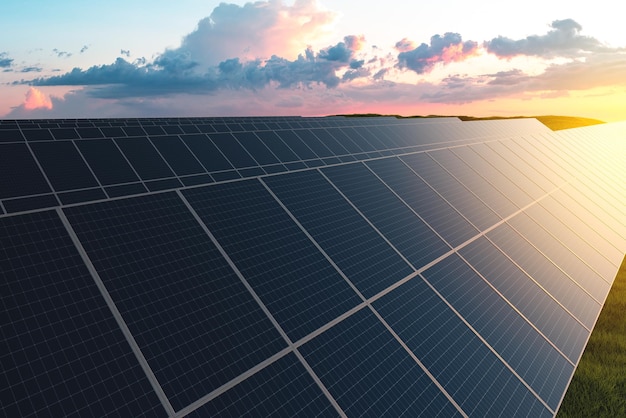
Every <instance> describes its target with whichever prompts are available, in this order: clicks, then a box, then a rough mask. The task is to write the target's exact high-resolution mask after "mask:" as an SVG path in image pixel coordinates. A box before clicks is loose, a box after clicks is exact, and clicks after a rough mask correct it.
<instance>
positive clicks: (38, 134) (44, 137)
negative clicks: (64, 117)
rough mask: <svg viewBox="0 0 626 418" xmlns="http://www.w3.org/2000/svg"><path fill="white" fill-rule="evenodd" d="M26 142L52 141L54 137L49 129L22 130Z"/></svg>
mask: <svg viewBox="0 0 626 418" xmlns="http://www.w3.org/2000/svg"><path fill="white" fill-rule="evenodd" d="M22 134H24V137H25V138H26V140H27V141H52V140H54V137H53V136H52V134H51V133H50V130H49V129H22Z"/></svg>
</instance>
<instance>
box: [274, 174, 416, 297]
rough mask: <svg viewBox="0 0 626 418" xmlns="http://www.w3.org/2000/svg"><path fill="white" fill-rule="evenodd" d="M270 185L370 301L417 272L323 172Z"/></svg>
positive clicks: (280, 179)
mask: <svg viewBox="0 0 626 418" xmlns="http://www.w3.org/2000/svg"><path fill="white" fill-rule="evenodd" d="M265 181H266V182H267V184H268V185H269V187H270V188H271V189H272V191H274V193H276V195H277V196H278V198H279V199H280V200H281V201H282V202H283V203H284V204H285V206H286V207H287V209H289V210H290V211H291V213H293V215H294V216H295V217H296V218H297V219H298V221H299V222H300V223H301V224H302V225H303V226H304V228H306V230H307V231H308V232H309V233H310V234H311V236H312V237H313V238H314V239H315V240H316V241H317V242H318V244H319V245H320V246H321V247H322V249H324V251H325V252H326V253H327V254H328V255H329V256H330V258H331V259H332V260H333V261H334V262H335V263H336V264H337V266H339V268H340V269H341V271H343V273H344V274H345V275H346V276H347V277H348V279H350V280H351V281H352V283H354V285H355V286H356V287H357V288H358V289H359V290H360V291H361V292H362V293H363V295H365V297H367V298H369V297H371V296H373V295H375V294H376V293H378V292H380V291H382V290H383V289H385V288H387V287H388V286H390V285H392V284H393V283H395V282H397V281H398V280H400V279H402V278H404V277H406V276H407V275H409V274H411V273H413V269H412V268H411V267H409V265H408V264H407V263H406V262H405V261H404V260H403V259H402V258H401V257H400V255H399V254H398V253H397V252H396V251H395V250H394V249H393V248H392V247H391V246H390V245H389V244H388V243H387V242H385V240H384V239H383V238H382V237H381V236H380V235H379V234H378V232H376V231H375V230H374V229H373V228H372V227H371V226H370V225H369V224H368V223H367V222H366V221H365V219H364V218H363V217H362V216H361V215H360V214H359V213H358V212H357V211H356V210H355V209H354V208H352V207H351V206H350V204H349V203H348V202H347V201H346V200H345V199H344V198H343V197H342V196H341V194H339V192H337V191H336V190H335V189H334V188H333V186H332V185H331V184H330V183H328V181H327V180H326V179H324V178H323V176H322V175H321V174H320V173H318V172H316V171H302V172H299V173H293V174H290V175H288V176H273V177H268V178H267V179H265Z"/></svg>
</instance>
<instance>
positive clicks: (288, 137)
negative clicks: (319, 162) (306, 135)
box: [276, 131, 318, 160]
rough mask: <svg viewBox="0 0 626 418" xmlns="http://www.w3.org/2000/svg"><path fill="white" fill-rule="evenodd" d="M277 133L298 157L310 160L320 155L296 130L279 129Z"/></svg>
mask: <svg viewBox="0 0 626 418" xmlns="http://www.w3.org/2000/svg"><path fill="white" fill-rule="evenodd" d="M276 133H277V134H278V136H280V138H281V139H282V140H283V142H284V143H285V144H286V145H287V146H288V147H289V148H291V149H292V150H293V152H294V153H296V154H297V156H298V159H300V160H310V159H313V158H317V157H318V155H317V154H315V153H314V152H313V151H312V150H311V148H309V147H308V146H307V145H306V144H305V143H304V142H303V141H302V139H300V137H299V136H298V135H296V133H295V132H294V131H277V132H276Z"/></svg>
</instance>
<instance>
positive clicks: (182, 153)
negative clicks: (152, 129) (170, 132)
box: [150, 136, 204, 176]
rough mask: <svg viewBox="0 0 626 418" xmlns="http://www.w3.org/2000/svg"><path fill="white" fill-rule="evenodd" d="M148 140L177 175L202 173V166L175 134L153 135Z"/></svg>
mask: <svg viewBox="0 0 626 418" xmlns="http://www.w3.org/2000/svg"><path fill="white" fill-rule="evenodd" d="M150 141H151V142H152V143H153V144H154V146H155V147H156V148H157V149H158V150H159V152H160V153H161V155H162V156H163V158H165V161H167V163H168V164H169V166H170V167H172V170H174V172H175V173H176V174H178V175H179V176H186V175H190V174H200V173H204V168H203V167H202V166H201V165H200V163H199V162H198V160H196V158H195V157H194V156H193V154H192V153H191V152H190V151H189V149H187V147H186V146H185V144H183V142H182V141H181V140H180V138H178V137H177V136H155V137H152V138H150Z"/></svg>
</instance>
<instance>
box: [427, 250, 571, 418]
mask: <svg viewBox="0 0 626 418" xmlns="http://www.w3.org/2000/svg"><path fill="white" fill-rule="evenodd" d="M423 275H424V277H425V278H426V280H428V282H429V283H430V284H432V285H433V287H434V288H435V289H436V290H437V291H438V292H439V294H441V295H442V296H443V297H444V298H445V299H446V300H447V301H448V302H449V303H450V304H451V305H452V306H453V307H454V309H456V311H457V312H458V313H459V314H460V315H461V316H462V317H463V318H464V319H465V320H466V321H467V322H468V323H469V324H470V325H471V326H472V327H473V328H474V329H475V330H476V331H477V332H478V333H479V334H480V335H481V336H482V337H483V338H484V339H485V340H486V341H487V343H488V344H490V345H491V347H493V349H494V350H495V351H496V352H497V353H498V354H499V355H500V356H501V357H502V358H503V359H504V361H506V362H507V363H508V364H509V365H510V366H511V367H512V368H513V369H514V370H515V371H516V372H517V373H518V374H519V375H520V376H521V377H522V379H524V381H526V383H528V384H529V385H530V387H532V388H533V390H534V391H535V392H536V393H537V394H538V395H539V396H541V398H542V399H543V400H544V401H545V402H546V403H547V404H548V405H550V407H551V408H552V409H556V407H557V406H558V405H559V402H560V401H561V397H562V395H563V392H564V391H565V388H566V387H567V384H568V383H569V379H570V377H571V375H572V373H573V372H574V365H573V364H572V363H570V362H568V361H567V359H566V357H565V356H563V355H562V354H561V353H559V352H558V351H557V350H556V349H555V348H554V347H553V346H552V345H550V343H549V342H548V340H546V339H545V337H543V336H542V335H541V334H539V332H537V331H536V330H535V329H534V328H533V327H532V326H531V325H530V323H529V322H527V321H526V320H525V319H524V318H523V317H522V316H520V315H519V314H518V313H517V312H515V310H514V309H513V307H512V306H510V305H509V304H507V303H506V302H505V300H504V299H502V298H501V297H500V296H499V295H498V294H497V293H496V292H495V291H494V290H493V289H492V288H491V287H489V285H488V284H487V283H486V282H485V281H484V280H483V279H482V278H481V277H480V276H479V275H478V274H477V273H476V272H475V271H474V270H472V269H471V268H470V267H469V266H468V265H467V264H466V263H465V262H464V261H463V260H461V258H460V257H458V256H456V255H452V256H450V257H447V258H446V259H445V260H443V261H442V262H440V263H438V264H436V265H434V266H433V267H431V268H429V269H428V270H426V271H425V272H424V273H423Z"/></svg>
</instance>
